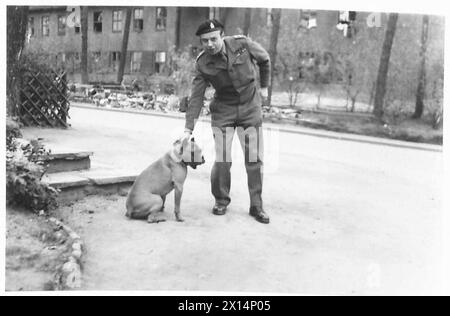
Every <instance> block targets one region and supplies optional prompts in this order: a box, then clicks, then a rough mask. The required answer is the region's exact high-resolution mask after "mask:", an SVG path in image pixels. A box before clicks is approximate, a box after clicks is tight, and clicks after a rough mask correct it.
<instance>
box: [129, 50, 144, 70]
mask: <svg viewBox="0 0 450 316" xmlns="http://www.w3.org/2000/svg"><path fill="white" fill-rule="evenodd" d="M141 62H142V52H133V53H132V55H131V72H139V71H141Z"/></svg>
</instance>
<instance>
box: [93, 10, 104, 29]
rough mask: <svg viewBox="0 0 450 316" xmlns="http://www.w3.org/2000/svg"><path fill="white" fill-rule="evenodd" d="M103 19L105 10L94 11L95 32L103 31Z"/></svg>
mask: <svg viewBox="0 0 450 316" xmlns="http://www.w3.org/2000/svg"><path fill="white" fill-rule="evenodd" d="M102 21H103V12H102V11H97V12H94V32H96V33H101V32H102V26H103V25H102Z"/></svg>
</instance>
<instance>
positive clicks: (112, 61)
mask: <svg viewBox="0 0 450 316" xmlns="http://www.w3.org/2000/svg"><path fill="white" fill-rule="evenodd" d="M119 64H120V52H111V53H110V57H109V67H111V68H112V69H113V71H118V70H119Z"/></svg>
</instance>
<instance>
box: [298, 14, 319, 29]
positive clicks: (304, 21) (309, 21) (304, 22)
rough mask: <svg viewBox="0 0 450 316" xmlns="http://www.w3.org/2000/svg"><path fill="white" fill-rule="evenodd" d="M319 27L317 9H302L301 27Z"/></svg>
mask: <svg viewBox="0 0 450 316" xmlns="http://www.w3.org/2000/svg"><path fill="white" fill-rule="evenodd" d="M315 27H317V11H315V10H300V25H299V28H303V29H307V30H309V29H312V28H315Z"/></svg>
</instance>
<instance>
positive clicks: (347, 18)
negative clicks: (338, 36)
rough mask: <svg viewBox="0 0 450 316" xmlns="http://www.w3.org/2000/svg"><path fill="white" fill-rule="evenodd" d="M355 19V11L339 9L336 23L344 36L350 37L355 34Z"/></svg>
mask: <svg viewBox="0 0 450 316" xmlns="http://www.w3.org/2000/svg"><path fill="white" fill-rule="evenodd" d="M355 21H356V11H339V15H338V24H337V25H336V27H337V29H338V30H339V31H342V33H343V34H344V36H345V37H349V38H350V37H352V36H353V35H354V34H355V27H354V22H355Z"/></svg>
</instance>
